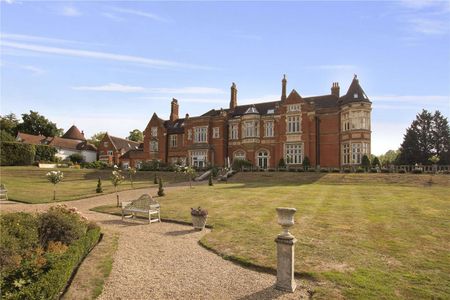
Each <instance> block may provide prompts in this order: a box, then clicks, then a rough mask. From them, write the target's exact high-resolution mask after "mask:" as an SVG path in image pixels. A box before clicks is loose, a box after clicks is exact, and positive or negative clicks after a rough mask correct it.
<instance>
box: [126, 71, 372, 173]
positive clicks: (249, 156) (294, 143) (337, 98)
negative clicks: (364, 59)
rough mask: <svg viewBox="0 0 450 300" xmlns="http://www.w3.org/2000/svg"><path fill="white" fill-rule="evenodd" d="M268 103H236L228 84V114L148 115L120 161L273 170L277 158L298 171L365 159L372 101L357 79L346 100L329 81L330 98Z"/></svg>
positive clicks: (174, 106) (174, 110)
mask: <svg viewBox="0 0 450 300" xmlns="http://www.w3.org/2000/svg"><path fill="white" fill-rule="evenodd" d="M286 85H287V80H286V78H285V77H284V78H283V80H282V88H281V97H280V99H278V100H276V101H273V102H264V103H255V104H249V105H238V97H237V88H236V85H235V84H234V83H233V84H232V86H231V97H230V105H229V108H227V109H219V110H216V109H212V110H210V111H208V112H205V113H204V114H202V115H201V116H195V117H194V116H189V115H188V114H186V116H185V117H184V118H180V116H179V115H178V111H179V104H178V101H177V100H176V99H173V100H172V102H171V113H170V119H169V120H163V119H160V118H159V117H158V115H157V114H156V113H154V114H153V116H152V118H151V119H150V121H149V123H148V125H147V127H146V128H145V130H144V143H143V144H141V146H140V147H139V148H138V149H131V150H128V151H127V152H126V153H124V154H123V155H122V156H121V157H120V162H121V163H122V164H123V165H125V166H127V165H128V166H133V167H136V166H138V165H139V164H140V163H142V162H144V161H151V160H159V161H162V162H166V163H175V162H177V161H178V162H179V161H182V162H184V163H186V164H189V165H192V166H196V167H200V168H201V167H206V166H208V165H214V166H224V165H226V164H227V162H228V160H229V161H233V160H234V159H246V160H249V161H251V162H252V163H253V165H254V166H257V167H259V168H263V169H266V168H276V167H277V166H278V163H279V161H280V159H281V158H283V159H284V161H285V162H286V164H288V165H289V166H293V167H295V166H300V165H301V163H302V161H303V159H304V158H305V157H306V156H307V157H308V158H309V160H310V163H311V165H312V166H321V167H337V168H338V167H345V166H350V165H358V164H360V163H361V158H362V156H363V155H364V154H367V155H369V154H370V143H371V129H370V115H371V102H370V100H369V98H368V97H367V95H366V94H365V93H364V90H363V89H362V88H361V86H360V84H359V81H358V79H357V77H356V75H355V77H354V78H353V81H352V83H351V84H350V87H349V88H348V90H347V92H346V93H345V94H344V95H342V96H341V95H340V87H339V84H338V83H333V84H332V87H331V93H330V94H327V95H321V96H314V97H302V96H300V94H299V93H297V91H295V90H292V91H291V92H290V93H289V95H288V94H287V93H286V88H287V87H286Z"/></svg>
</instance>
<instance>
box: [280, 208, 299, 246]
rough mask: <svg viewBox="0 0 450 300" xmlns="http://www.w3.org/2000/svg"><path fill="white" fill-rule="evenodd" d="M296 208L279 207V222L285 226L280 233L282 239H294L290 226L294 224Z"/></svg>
mask: <svg viewBox="0 0 450 300" xmlns="http://www.w3.org/2000/svg"><path fill="white" fill-rule="evenodd" d="M296 211H297V210H296V209H295V208H288V207H277V214H278V224H280V225H281V226H282V227H283V232H282V233H280V234H279V235H278V237H279V238H281V239H293V238H294V236H293V235H292V234H291V233H290V232H289V227H291V226H292V225H294V214H295V212H296Z"/></svg>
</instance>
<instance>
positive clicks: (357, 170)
mask: <svg viewBox="0 0 450 300" xmlns="http://www.w3.org/2000/svg"><path fill="white" fill-rule="evenodd" d="M355 172H356V173H364V172H365V169H364V168H361V167H358V168H357V169H356V171H355Z"/></svg>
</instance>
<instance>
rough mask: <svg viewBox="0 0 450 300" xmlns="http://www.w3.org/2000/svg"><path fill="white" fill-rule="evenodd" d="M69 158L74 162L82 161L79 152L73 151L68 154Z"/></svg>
mask: <svg viewBox="0 0 450 300" xmlns="http://www.w3.org/2000/svg"><path fill="white" fill-rule="evenodd" d="M69 159H70V161H71V162H72V163H74V164H81V163H82V162H83V161H84V156H83V155H81V153H74V154H71V155H70V156H69Z"/></svg>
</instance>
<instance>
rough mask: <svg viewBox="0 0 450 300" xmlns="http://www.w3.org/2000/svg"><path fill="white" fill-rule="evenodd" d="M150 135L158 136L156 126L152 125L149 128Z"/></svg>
mask: <svg viewBox="0 0 450 300" xmlns="http://www.w3.org/2000/svg"><path fill="white" fill-rule="evenodd" d="M151 136H152V137H157V136H158V127H156V126H153V127H152V128H151Z"/></svg>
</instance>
